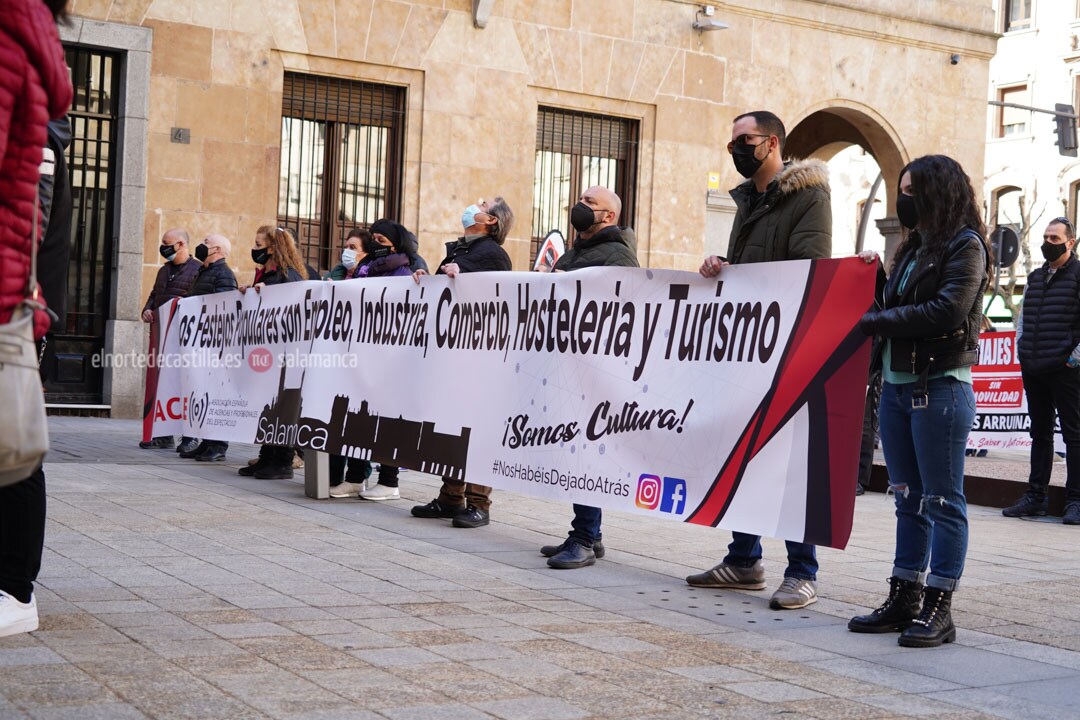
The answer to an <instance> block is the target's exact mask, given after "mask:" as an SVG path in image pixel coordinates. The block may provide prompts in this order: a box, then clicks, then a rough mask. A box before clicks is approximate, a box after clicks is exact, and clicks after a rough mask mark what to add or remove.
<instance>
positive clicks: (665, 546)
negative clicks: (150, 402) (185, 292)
mask: <svg viewBox="0 0 1080 720" xmlns="http://www.w3.org/2000/svg"><path fill="white" fill-rule="evenodd" d="M51 424H52V429H53V433H54V434H53V438H54V451H53V452H52V454H51V455H50V458H49V460H50V462H49V463H47V465H46V476H47V482H48V487H49V494H50V505H49V527H48V536H47V541H46V544H47V547H46V552H45V559H44V568H43V571H42V576H41V578H40V585H39V589H38V603H39V606H40V610H41V613H42V627H41V629H40V630H39V631H38V632H35V633H33V634H30V635H21V636H16V637H11V638H4V639H0V667H2V670H0V718H4V719H6V718H22V717H33V718H79V719H80V720H82V719H92V718H108V719H109V720H112V719H114V718H118V719H124V718H141V717H152V718H264V717H269V718H347V719H360V718H387V719H389V720H411V719H414V718H415V719H418V720H428V719H431V720H472V719H474V718H503V719H505V720H511V719H515V720H516V719H519V718H520V719H522V720H528V719H537V720H563V719H566V720H569V719H575V718H642V719H643V718H698V717H708V718H756V717H773V716H781V715H782V716H784V717H794V718H894V717H922V716H933V717H934V718H938V719H944V718H990V717H1005V718H1024V719H1025V720H1029V719H1033V718H1055V719H1057V718H1067V717H1080V709H1078V704H1077V699H1076V688H1077V687H1078V682H1080V605H1078V603H1077V602H1076V598H1077V596H1078V591H1080V580H1078V576H1080V556H1078V554H1077V552H1076V547H1077V540H1078V539H1080V528H1069V527H1065V526H1063V525H1061V524H1060V522H1056V523H1055V522H1025V521H1019V520H1008V519H1006V518H1003V517H1001V515H1000V512H999V511H997V510H991V509H985V508H974V507H973V508H972V509H971V515H972V518H971V520H972V543H971V549H970V552H969V556H968V567H967V570H966V573H965V579H964V585H963V587H962V589H961V590H960V591H959V592H958V593H957V595H956V622H957V625H958V627H959V631H958V637H957V642H956V643H955V644H953V645H949V646H945V647H944V648H940V649H936V650H906V649H902V648H899V647H898V646H897V645H896V636H895V635H892V634H889V635H879V636H872V635H855V634H852V633H849V632H848V631H847V630H846V628H845V627H844V625H845V623H846V621H847V619H848V618H849V617H850V616H851V615H852V614H854V613H856V612H860V611H863V610H864V609H865V608H867V607H872V606H874V605H876V604H877V603H878V602H879V601H880V600H881V599H882V597H883V593H884V592H885V591H886V590H887V585H886V583H885V578H886V577H887V576H888V574H889V570H890V567H891V548H892V541H893V525H894V524H893V519H892V512H891V502H890V501H888V500H886V499H885V498H883V496H882V495H880V494H875V493H871V494H868V495H866V496H863V497H861V498H859V499H858V502H857V505H856V519H855V532H854V535H853V537H852V541H851V543H850V545H849V547H848V549H847V550H846V551H844V552H839V551H835V550H827V549H824V550H821V551H820V557H821V566H822V570H821V574H820V577H819V592H820V595H821V600H820V602H818V603H817V604H816V605H813V606H811V607H810V608H807V609H805V610H801V611H784V612H775V611H771V610H769V609H768V597H769V592H770V591H771V589H773V588H774V587H775V586H776V585H777V584H778V583H779V581H780V576H781V573H782V571H783V567H784V562H783V544H782V543H780V542H778V541H773V540H768V541H766V543H765V545H766V547H765V556H766V563H767V572H768V580H769V585H770V590H769V591H765V592H756V593H755V592H735V591H715V590H712V591H710V590H698V589H693V588H690V587H688V586H686V585H685V583H684V581H683V577H684V576H685V575H686V574H688V573H691V572H696V571H698V570H700V569H702V568H705V567H708V566H710V565H712V564H714V563H716V562H718V560H719V558H720V557H721V556H722V552H723V547H724V545H725V544H726V542H727V539H728V537H729V536H728V533H727V532H725V531H722V530H715V529H711V528H702V527H696V526H689V525H683V524H679V523H673V522H670V521H660V520H656V521H653V520H650V519H647V518H641V517H637V516H630V515H625V514H619V513H608V514H607V515H606V516H605V521H604V541H605V545H607V546H608V548H609V550H608V555H607V556H606V557H605V558H604V560H602V561H600V562H598V563H597V564H596V565H595V566H593V567H591V568H585V569H581V570H572V571H556V570H550V569H548V568H547V566H546V565H545V564H544V559H543V558H542V557H541V556H540V555H539V553H538V552H537V548H538V546H539V545H540V544H542V543H544V542H549V541H550V540H551V539H553V538H557V537H559V536H561V535H563V534H564V533H565V530H566V528H567V526H568V522H569V519H570V508H569V506H568V505H564V504H560V503H554V502H547V501H542V500H536V499H532V498H527V497H522V496H517V495H513V494H511V493H507V492H499V491H496V495H495V504H494V507H493V515H492V518H493V521H492V524H491V525H490V526H489V527H486V528H482V529H478V530H464V529H454V528H451V527H450V525H449V522H447V521H436V520H419V519H416V518H413V517H411V516H410V515H409V508H410V507H411V506H412V505H413V504H414V503H416V502H426V501H427V500H429V499H431V498H432V497H433V496H434V493H435V492H436V488H437V480H436V478H433V477H431V476H426V475H420V474H418V473H413V472H408V473H403V474H402V499H401V500H400V501H396V502H390V503H364V502H360V501H357V500H334V501H316V500H310V499H307V498H305V497H304V495H303V491H302V485H301V480H300V479H299V477H298V478H297V480H294V481H260V480H255V479H247V478H242V477H239V476H238V475H237V474H236V468H237V467H238V466H239V465H240V463H242V462H243V461H245V460H246V459H247V458H249V457H252V456H253V454H254V449H253V448H252V446H238V445H234V446H233V447H232V448H231V449H230V451H229V453H230V458H229V462H227V463H225V464H217V465H213V466H210V467H207V466H205V465H203V464H200V463H195V462H193V461H183V460H179V459H178V458H177V457H176V455H175V453H173V452H171V451H165V450H153V451H147V450H139V449H137V447H136V441H137V440H138V439H139V438H138V434H139V432H138V425H137V423H134V422H129V421H119V420H100V419H77V418H54V419H52V421H51Z"/></svg>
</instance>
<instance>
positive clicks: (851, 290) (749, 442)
mask: <svg viewBox="0 0 1080 720" xmlns="http://www.w3.org/2000/svg"><path fill="white" fill-rule="evenodd" d="M841 269H842V270H843V271H842V272H841ZM875 275H876V268H875V267H874V266H872V265H866V264H865V263H863V262H862V261H861V260H859V259H857V258H851V259H850V260H846V261H843V262H840V263H818V262H815V263H814V267H813V268H812V269H811V274H810V277H809V280H808V282H809V287H808V291H807V294H806V297H805V299H804V302H803V306H802V308H801V309H800V313H799V317H798V319H797V321H796V326H795V329H794V330H793V333H792V336H793V339H792V342H791V345H790V346H789V348H788V350H787V352H786V353H785V355H784V358H783V359H782V361H781V364H780V367H779V369H778V371H777V376H776V381H775V382H774V384H773V388H772V390H771V391H770V392H769V393H767V394H766V396H765V397H764V398H762V401H761V404H760V405H759V406H758V409H757V411H756V412H755V413H754V417H753V419H752V420H751V421H750V422H749V423H748V424H747V426H746V428H745V429H744V430H743V433H742V435H741V436H740V438H739V441H738V442H737V443H736V444H735V448H734V449H733V450H732V452H731V455H730V456H729V457H728V459H727V461H726V462H725V463H724V465H723V467H722V469H721V470H720V472H719V473H718V475H717V477H716V480H715V481H714V483H713V486H712V488H711V489H710V491H709V493H708V495H707V496H706V497H705V499H704V500H703V501H702V502H701V504H700V505H699V506H698V507H697V508H696V509H695V510H694V512H693V513H692V514H691V516H690V518H689V521H690V522H694V523H699V524H704V525H716V524H717V523H718V522H720V520H721V518H722V517H723V516H724V513H725V512H726V511H727V508H728V506H729V505H730V503H731V499H732V497H733V496H734V493H735V491H736V490H737V489H738V485H739V482H741V480H742V477H743V475H744V473H745V471H746V466H747V465H748V464H749V462H750V460H752V459H753V458H754V457H755V456H756V455H757V454H758V453H759V452H760V451H761V449H762V448H763V447H764V446H765V444H766V443H767V442H768V441H769V440H770V439H771V438H772V437H773V436H774V435H775V434H776V432H777V431H778V430H779V429H780V428H781V427H782V426H783V425H784V423H786V422H787V421H788V420H789V419H790V418H791V417H792V416H793V415H794V414H795V412H796V411H797V410H798V409H799V408H800V407H801V406H802V405H803V404H804V403H805V402H806V397H807V394H808V391H809V390H810V389H811V387H812V386H813V385H820V384H821V383H824V382H825V381H826V380H827V379H829V378H831V377H833V376H838V382H849V383H853V384H854V386H855V387H856V388H865V382H866V369H867V366H866V360H867V358H868V351H866V350H865V349H866V348H868V345H869V339H867V340H866V341H865V342H863V343H860V344H857V345H852V344H851V343H845V340H846V339H847V338H848V337H849V336H850V334H851V332H852V328H853V327H854V326H855V325H856V324H857V323H858V320H859V318H860V317H862V315H863V313H864V312H865V311H866V309H867V308H868V307H870V304H871V302H872V300H873V289H874V278H875ZM857 348H864V352H861V353H859V352H855V350H856V349H857ZM850 358H855V359H856V362H855V363H854V365H853V366H852V365H851V364H850V363H848V362H847V361H848V360H849V359H850ZM852 367H854V368H855V370H856V372H855V373H854V375H855V376H854V377H852ZM859 367H861V368H862V370H861V375H860V374H859V372H858V368H859ZM838 371H839V372H838ZM837 402H839V403H840V406H843V405H846V404H847V403H846V402H844V401H843V400H842V399H838V400H837ZM838 407H839V406H838ZM859 417H860V418H861V414H860V415H859ZM830 420H831V417H830V415H829V414H826V420H825V422H827V423H829V422H830ZM859 426H860V428H861V421H860V425H859ZM844 429H845V428H840V427H833V426H832V425H831V424H830V426H829V427H828V434H829V436H831V435H832V434H833V433H834V432H842V431H843V430H844ZM856 435H857V434H856ZM830 450H832V448H830ZM856 456H857V454H856ZM830 457H833V454H832V453H831V452H830ZM840 457H841V458H842V456H840ZM846 477H847V480H843V478H842V477H840V476H839V475H838V476H837V478H836V481H837V482H847V481H848V480H849V481H850V484H851V488H850V493H851V494H852V495H853V494H854V474H853V473H851V472H848V473H847V474H846ZM830 494H831V493H830ZM822 510H823V511H826V512H831V507H830V506H829V505H826V506H825V507H824V508H822ZM828 524H829V525H830V526H831V525H832V521H830V522H829V523H828ZM845 541H846V538H845Z"/></svg>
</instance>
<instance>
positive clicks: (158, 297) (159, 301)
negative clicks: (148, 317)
mask: <svg viewBox="0 0 1080 720" xmlns="http://www.w3.org/2000/svg"><path fill="white" fill-rule="evenodd" d="M201 269H202V263H201V262H199V261H198V260H196V259H195V258H193V257H189V258H188V259H187V262H186V263H184V264H183V265H177V264H176V263H174V262H167V263H165V264H164V265H162V266H161V267H160V268H158V273H157V277H156V278H154V287H153V289H152V290H151V291H150V295H149V297H147V298H146V304H145V305H143V310H144V311H145V310H157V309H158V308H159V307H161V306H162V305H164V304H165V303H167V302H169V301H170V300H172V299H173V298H184V297H187V296H188V293H190V292H191V286H192V285H193V284H194V283H195V278H196V277H198V275H199V270H201Z"/></svg>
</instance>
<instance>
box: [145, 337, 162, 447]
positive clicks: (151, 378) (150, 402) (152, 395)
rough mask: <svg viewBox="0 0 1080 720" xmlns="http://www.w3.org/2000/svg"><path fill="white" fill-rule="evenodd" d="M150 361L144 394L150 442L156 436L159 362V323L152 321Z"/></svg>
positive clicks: (147, 433)
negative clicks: (155, 419) (155, 412)
mask: <svg viewBox="0 0 1080 720" xmlns="http://www.w3.org/2000/svg"><path fill="white" fill-rule="evenodd" d="M147 352H148V353H149V362H148V363H147V366H146V394H145V395H143V423H142V425H143V429H142V439H143V442H150V440H152V439H153V436H154V405H155V401H156V400H157V386H158V374H159V369H158V364H157V362H155V360H156V358H157V353H158V324H157V322H152V323H150V346H149V348H148V349H147Z"/></svg>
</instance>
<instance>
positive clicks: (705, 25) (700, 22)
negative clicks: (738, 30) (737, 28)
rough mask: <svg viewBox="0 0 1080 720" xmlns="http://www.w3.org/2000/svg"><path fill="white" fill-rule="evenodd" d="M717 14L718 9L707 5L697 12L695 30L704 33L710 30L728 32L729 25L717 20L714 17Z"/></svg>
mask: <svg viewBox="0 0 1080 720" xmlns="http://www.w3.org/2000/svg"><path fill="white" fill-rule="evenodd" d="M715 14H716V8H714V7H713V6H712V5H706V6H704V7H702V8H701V9H700V10H698V11H697V15H695V16H694V29H695V30H700V31H702V32H707V31H710V30H727V29H728V28H729V27H731V26H730V25H728V24H727V23H726V22H724V21H723V20H717V19H716V18H715V17H713V16H714V15H715Z"/></svg>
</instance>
